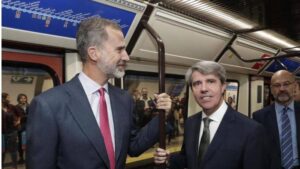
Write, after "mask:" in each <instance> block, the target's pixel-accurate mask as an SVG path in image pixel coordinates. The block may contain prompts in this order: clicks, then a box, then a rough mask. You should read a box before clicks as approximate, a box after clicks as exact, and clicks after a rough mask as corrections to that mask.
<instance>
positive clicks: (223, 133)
mask: <svg viewBox="0 0 300 169" xmlns="http://www.w3.org/2000/svg"><path fill="white" fill-rule="evenodd" d="M232 111H233V110H232V109H231V108H229V107H228V108H227V111H226V113H225V115H224V117H223V119H222V121H221V124H220V126H219V127H218V129H217V132H216V134H215V136H214V138H213V140H212V142H211V143H210V145H209V147H208V149H207V152H206V154H205V156H204V159H203V162H202V164H201V166H202V167H203V165H205V164H206V161H207V160H209V159H210V158H211V157H212V156H213V154H214V153H215V152H216V151H217V150H218V149H219V147H220V146H221V145H222V143H224V140H225V139H226V137H227V133H229V132H230V130H231V128H232V127H233V125H232V124H233V121H234V120H235V118H234V114H233V112H232Z"/></svg>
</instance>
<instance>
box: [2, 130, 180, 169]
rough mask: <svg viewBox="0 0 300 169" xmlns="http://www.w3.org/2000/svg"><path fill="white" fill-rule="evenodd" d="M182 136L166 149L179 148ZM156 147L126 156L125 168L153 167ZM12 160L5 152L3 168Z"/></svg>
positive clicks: (173, 150) (8, 168)
mask: <svg viewBox="0 0 300 169" xmlns="http://www.w3.org/2000/svg"><path fill="white" fill-rule="evenodd" d="M181 144H182V136H178V137H175V138H172V139H171V141H170V142H169V143H168V141H167V143H166V146H167V149H168V150H169V151H170V152H171V153H174V152H178V151H180V149H181ZM157 147H158V144H156V145H154V146H153V147H152V148H150V149H149V150H147V151H146V152H144V153H143V154H141V155H140V156H139V157H128V158H127V161H126V169H155V168H156V167H155V165H154V163H153V153H154V151H155V149H156V148H157ZM11 164H12V161H11V158H10V154H9V153H8V154H6V159H5V161H4V162H2V168H3V169H13V168H12V167H11ZM18 169H26V167H25V164H18Z"/></svg>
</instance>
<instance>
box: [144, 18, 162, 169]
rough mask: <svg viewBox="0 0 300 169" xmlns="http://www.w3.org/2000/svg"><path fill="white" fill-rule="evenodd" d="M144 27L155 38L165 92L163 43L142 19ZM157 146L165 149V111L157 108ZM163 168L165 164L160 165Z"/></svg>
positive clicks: (160, 85) (160, 78)
mask: <svg viewBox="0 0 300 169" xmlns="http://www.w3.org/2000/svg"><path fill="white" fill-rule="evenodd" d="M141 22H142V23H143V26H144V28H145V29H146V30H147V31H148V32H149V33H150V35H151V36H152V37H153V38H154V39H155V41H156V43H157V49H158V73H159V84H158V85H159V86H158V87H159V93H163V92H165V45H164V43H163V41H162V39H161V38H160V36H159V35H158V34H157V33H156V32H155V30H154V29H153V28H152V27H151V26H150V25H149V24H148V23H147V22H146V21H144V20H142V21H141ZM159 129H160V131H159V133H160V137H159V147H160V148H162V149H166V135H165V111H164V110H159ZM160 167H161V168H165V165H162V166H160Z"/></svg>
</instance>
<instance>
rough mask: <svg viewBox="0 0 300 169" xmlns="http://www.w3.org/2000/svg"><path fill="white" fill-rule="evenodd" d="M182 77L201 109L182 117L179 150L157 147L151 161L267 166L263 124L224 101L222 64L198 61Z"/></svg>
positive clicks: (203, 166)
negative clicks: (182, 126)
mask: <svg viewBox="0 0 300 169" xmlns="http://www.w3.org/2000/svg"><path fill="white" fill-rule="evenodd" d="M185 77H186V81H187V82H188V84H189V86H190V87H191V89H192V92H193V95H194V98H195V100H196V102H197V103H198V104H199V105H200V106H201V107H202V109H203V110H202V111H201V112H199V113H197V114H195V115H192V116H190V117H189V118H188V119H187V120H186V121H185V129H184V142H183V145H182V149H181V152H180V153H179V154H176V155H171V156H170V154H169V152H168V151H165V150H163V149H160V148H158V149H157V150H156V152H155V153H154V162H155V163H158V164H160V163H167V164H168V165H169V168H170V169H183V168H188V169H266V164H265V163H266V162H265V158H266V157H265V151H264V146H263V145H264V132H263V127H262V125H260V124H259V123H257V122H255V121H253V120H250V119H248V118H247V117H246V116H244V115H242V114H241V113H238V112H236V111H235V110H233V109H232V108H231V107H230V106H229V105H227V104H226V103H225V101H224V99H223V94H224V91H225V89H226V72H225V69H224V67H223V66H221V65H220V64H218V63H216V62H211V61H201V62H198V63H196V64H194V65H193V66H192V67H191V68H189V69H188V71H187V73H186V76H185Z"/></svg>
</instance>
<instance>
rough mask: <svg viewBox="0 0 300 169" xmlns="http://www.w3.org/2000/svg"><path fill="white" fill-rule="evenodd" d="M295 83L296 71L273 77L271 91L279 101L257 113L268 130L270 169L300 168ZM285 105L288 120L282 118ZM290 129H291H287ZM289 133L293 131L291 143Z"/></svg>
mask: <svg viewBox="0 0 300 169" xmlns="http://www.w3.org/2000/svg"><path fill="white" fill-rule="evenodd" d="M295 85H296V82H295V77H294V75H293V74H292V73H290V72H288V71H286V70H279V71H277V72H276V73H274V75H273V76H272V78H271V92H272V95H273V96H274V99H275V103H273V104H271V105H269V106H267V107H265V108H263V109H261V110H258V111H257V112H254V113H253V119H254V120H256V121H258V122H259V123H261V124H263V125H264V127H265V129H266V131H267V139H268V142H267V146H269V148H270V151H269V152H270V154H269V160H270V167H269V168H270V169H282V168H285V169H291V168H295V169H296V168H297V169H299V168H300V167H299V164H300V163H299V153H300V149H299V148H300V134H299V133H300V103H299V102H295V101H294V99H293V97H294V92H295ZM284 108H287V112H285V113H287V117H288V119H286V120H282V119H283V118H282V115H283V114H284V112H283V111H284ZM285 121H288V122H289V123H288V126H287V127H283V124H284V123H285ZM287 128H290V129H289V130H288V131H287ZM285 134H290V136H291V137H290V138H291V140H290V141H291V142H290V143H288V140H289V139H288V137H286V136H285ZM288 144H291V151H290V155H287V156H286V155H285V154H286V153H287V152H288V149H289V148H284V147H286V146H285V145H288ZM282 149H283V151H282ZM285 157H286V158H285ZM287 159H289V160H287ZM289 163H290V164H289ZM297 166H298V167H297Z"/></svg>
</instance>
